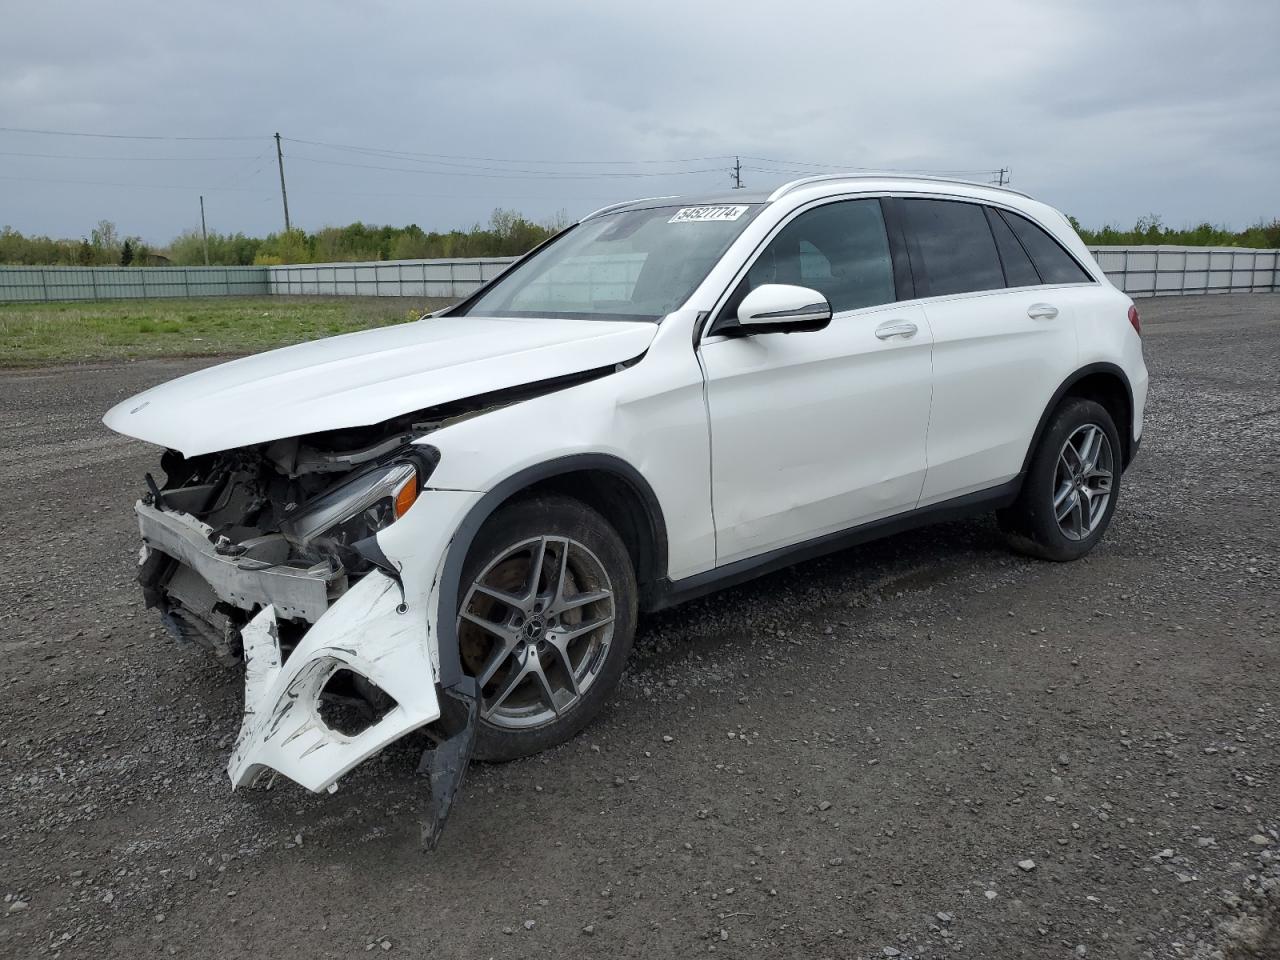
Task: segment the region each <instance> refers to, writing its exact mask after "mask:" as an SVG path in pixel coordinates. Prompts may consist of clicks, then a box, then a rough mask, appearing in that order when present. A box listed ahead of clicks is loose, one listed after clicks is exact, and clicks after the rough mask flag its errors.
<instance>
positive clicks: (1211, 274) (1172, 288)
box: [1089, 246, 1280, 297]
mask: <svg viewBox="0 0 1280 960" xmlns="http://www.w3.org/2000/svg"><path fill="white" fill-rule="evenodd" d="M1089 252H1090V253H1092V254H1093V257H1094V259H1095V260H1097V261H1098V265H1099V266H1101V267H1102V269H1103V271H1104V272H1105V273H1106V275H1107V276H1108V277H1109V278H1110V279H1111V282H1112V283H1114V284H1115V285H1116V286H1117V287H1119V288H1120V289H1121V290H1123V291H1124V292H1125V293H1127V294H1129V296H1131V297H1165V296H1177V295H1180V294H1196V293H1201V294H1203V293H1275V292H1277V291H1280V276H1277V265H1278V261H1280V250H1255V249H1253V248H1250V247H1172V246H1154V247H1091V248H1090V251H1089Z"/></svg>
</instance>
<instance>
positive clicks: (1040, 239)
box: [1000, 210, 1092, 283]
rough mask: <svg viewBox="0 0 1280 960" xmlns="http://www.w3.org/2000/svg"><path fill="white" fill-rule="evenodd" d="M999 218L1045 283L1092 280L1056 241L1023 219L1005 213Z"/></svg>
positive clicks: (1002, 211)
mask: <svg viewBox="0 0 1280 960" xmlns="http://www.w3.org/2000/svg"><path fill="white" fill-rule="evenodd" d="M1000 215H1001V216H1002V217H1004V219H1005V222H1006V223H1008V224H1009V226H1010V228H1012V230H1013V232H1014V233H1015V234H1016V235H1017V237H1018V239H1019V240H1020V241H1021V242H1022V246H1023V248H1024V249H1025V250H1026V251H1027V253H1028V254H1029V255H1030V257H1031V260H1032V262H1033V263H1035V265H1036V270H1037V271H1039V273H1040V279H1041V280H1042V281H1044V282H1045V283H1087V282H1088V281H1089V280H1091V279H1092V278H1091V277H1090V276H1089V274H1087V273H1085V271H1084V269H1083V268H1082V267H1081V266H1080V264H1078V263H1076V262H1075V260H1073V259H1072V257H1071V254H1069V253H1067V251H1065V250H1063V249H1062V247H1061V246H1060V245H1059V243H1058V241H1057V240H1055V239H1053V237H1051V236H1049V234H1047V233H1045V232H1044V230H1042V229H1040V228H1039V227H1037V226H1036V225H1035V224H1034V223H1032V222H1031V221H1030V220H1028V219H1027V218H1026V217H1022V216H1019V215H1018V214H1016V213H1010V212H1009V211H1008V210H1001V211H1000Z"/></svg>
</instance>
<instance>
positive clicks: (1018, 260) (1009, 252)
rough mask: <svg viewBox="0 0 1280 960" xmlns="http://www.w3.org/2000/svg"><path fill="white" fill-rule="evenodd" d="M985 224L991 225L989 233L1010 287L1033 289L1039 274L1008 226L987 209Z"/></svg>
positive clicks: (997, 214) (998, 214)
mask: <svg viewBox="0 0 1280 960" xmlns="http://www.w3.org/2000/svg"><path fill="white" fill-rule="evenodd" d="M987 222H988V223H990V224H991V232H992V233H993V234H995V237H996V248H997V249H998V250H999V251H1000V262H1001V263H1002V264H1004V278H1005V281H1006V282H1007V283H1008V285H1009V286H1011V287H1034V286H1037V285H1038V284H1039V283H1040V274H1038V273H1036V268H1035V265H1034V264H1032V262H1031V258H1030V257H1028V256H1027V251H1025V250H1023V249H1022V244H1021V243H1019V242H1018V238H1017V237H1015V236H1014V235H1013V231H1012V230H1010V229H1009V225H1008V224H1007V223H1005V222H1004V220H1002V219H1001V218H1000V213H999V212H998V211H996V210H992V209H991V208H990V207H988V208H987Z"/></svg>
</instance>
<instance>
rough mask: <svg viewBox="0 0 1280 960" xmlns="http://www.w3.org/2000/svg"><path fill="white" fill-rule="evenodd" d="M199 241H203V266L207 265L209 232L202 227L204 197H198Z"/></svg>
mask: <svg viewBox="0 0 1280 960" xmlns="http://www.w3.org/2000/svg"><path fill="white" fill-rule="evenodd" d="M200 239H202V240H203V241H204V265H205V266H206V267H207V266H208V265H209V231H208V230H206V229H205V226H204V195H203V194H201V196H200Z"/></svg>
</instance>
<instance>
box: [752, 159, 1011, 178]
mask: <svg viewBox="0 0 1280 960" xmlns="http://www.w3.org/2000/svg"><path fill="white" fill-rule="evenodd" d="M742 159H744V160H754V161H756V162H757V163H767V164H770V165H772V166H776V167H787V168H796V167H813V168H819V169H821V170H834V171H837V172H855V171H856V172H859V173H862V172H866V173H907V174H919V175H922V176H927V175H929V174H934V175H937V174H943V173H947V174H957V173H967V174H973V175H975V176H979V175H981V176H989V175H991V174H993V173H995V172H996V171H994V170H990V169H987V170H971V169H936V168H924V167H916V168H910V167H862V166H855V165H853V164H845V163H814V162H811V161H807V160H776V159H772V158H770V157H743V158H742ZM753 169H759V168H753ZM766 172H767V171H766ZM782 172H784V173H787V172H792V171H791V170H784V171H782Z"/></svg>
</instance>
